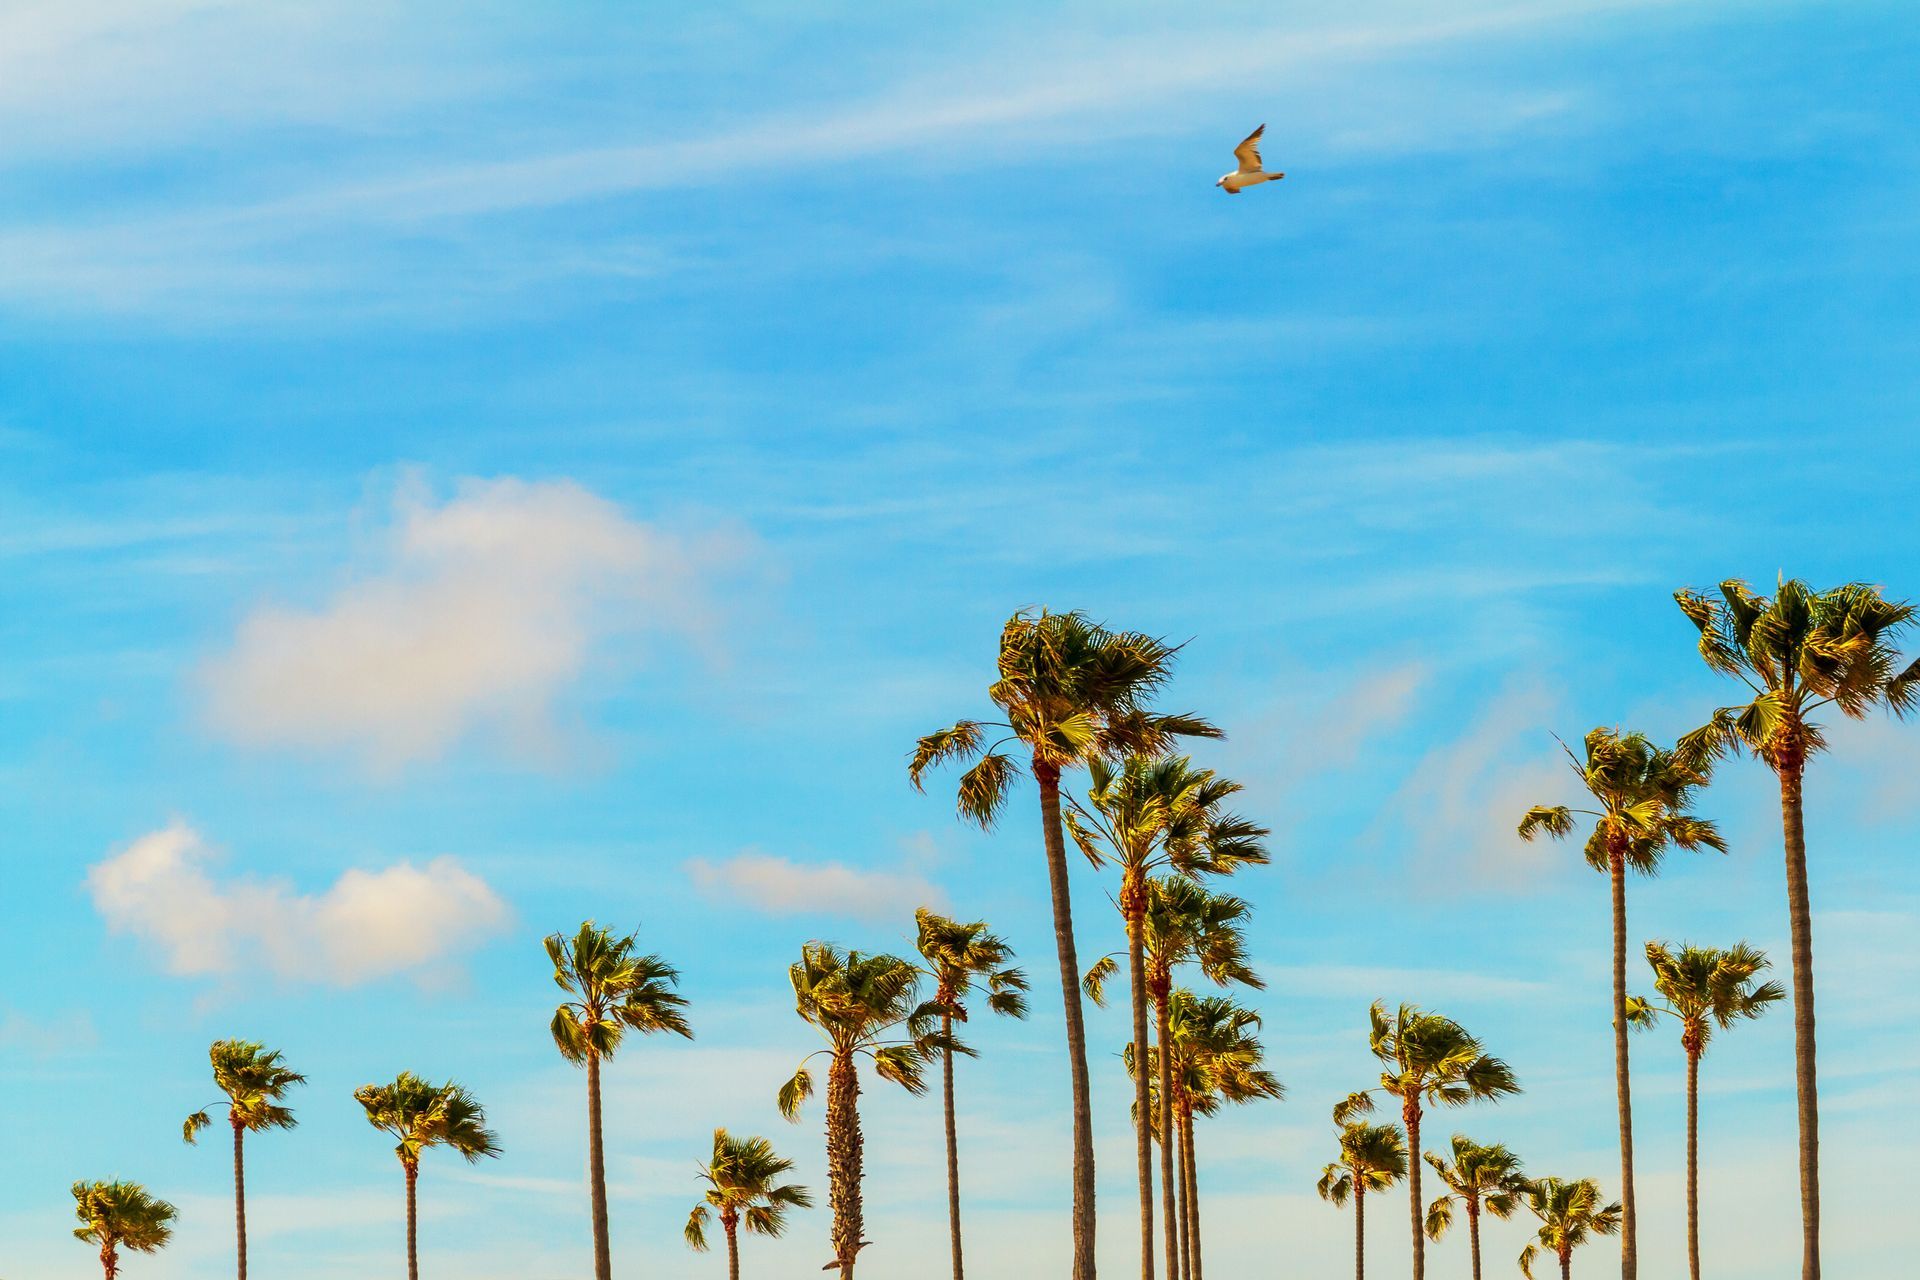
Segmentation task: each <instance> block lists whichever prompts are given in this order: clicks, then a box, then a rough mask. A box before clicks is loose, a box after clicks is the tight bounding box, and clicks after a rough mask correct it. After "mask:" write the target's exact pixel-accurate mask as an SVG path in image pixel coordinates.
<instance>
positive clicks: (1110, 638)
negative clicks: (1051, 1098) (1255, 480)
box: [907, 609, 1221, 1280]
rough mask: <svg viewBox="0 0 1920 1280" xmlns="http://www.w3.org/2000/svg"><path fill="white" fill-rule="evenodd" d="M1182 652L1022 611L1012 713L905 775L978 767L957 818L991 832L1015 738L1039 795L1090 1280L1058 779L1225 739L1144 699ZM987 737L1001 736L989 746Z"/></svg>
mask: <svg viewBox="0 0 1920 1280" xmlns="http://www.w3.org/2000/svg"><path fill="white" fill-rule="evenodd" d="M1177 652H1178V646H1176V645H1170V644H1167V643H1166V642H1165V641H1162V640H1157V639H1155V638H1153V637H1152V636H1148V635H1144V634H1142V633H1140V632H1135V631H1109V630H1108V629H1107V628H1105V627H1103V626H1100V625H1099V624H1097V623H1094V622H1092V621H1090V620H1089V619H1088V618H1087V617H1086V615H1085V614H1081V613H1048V612H1047V611H1045V610H1038V611H1035V610H1024V609H1023V610H1021V611H1020V612H1019V613H1016V614H1014V615H1013V616H1012V617H1011V618H1009V619H1007V623H1006V626H1005V627H1003V628H1002V629H1001V632H1000V652H999V660H998V677H999V678H998V679H996V680H995V681H994V682H993V683H992V684H991V685H989V686H988V688H987V697H988V698H989V699H990V700H991V701H992V702H993V703H994V705H995V706H996V707H998V708H999V709H1000V711H1001V713H1002V714H1003V715H1004V716H1005V717H1006V718H1005V719H1004V720H998V721H980V720H962V721H959V722H958V723H957V724H955V725H953V726H952V727H951V728H947V729H942V730H940V731H939V732H937V733H930V734H928V735H927V736H926V737H924V738H921V739H920V741H919V742H918V743H917V744H916V745H915V747H914V751H913V756H912V758H911V760H910V761H909V762H908V766H907V774H908V777H909V778H911V779H912V781H913V785H914V786H915V787H916V788H919V787H921V786H922V785H923V783H924V775H925V773H926V770H927V769H928V768H929V767H931V766H933V765H935V764H939V763H943V762H946V761H951V760H972V761H973V762H974V763H973V765H972V766H971V767H970V768H969V769H968V770H967V771H966V772H965V773H964V774H962V775H961V777H960V784H959V809H960V813H961V816H962V817H964V818H966V819H967V820H969V821H971V822H974V823H977V824H978V825H979V826H980V827H982V828H983V829H988V828H991V827H992V826H993V825H994V822H995V821H996V820H997V819H998V817H999V815H1000V813H1001V811H1002V810H1003V809H1004V808H1005V807H1006V802H1007V798H1008V796H1009V794H1010V793H1011V791H1012V788H1013V784H1014V782H1015V780H1016V778H1017V776H1018V774H1019V772H1020V767H1021V762H1020V761H1018V760H1017V759H1016V758H1015V756H1014V755H1012V754H1010V753H1008V752H1004V751H1002V750H1001V748H1002V747H1004V746H1006V745H1007V744H1009V743H1017V744H1018V748H1017V749H1018V750H1019V751H1021V752H1023V753H1025V754H1026V756H1027V761H1026V765H1027V769H1028V771H1029V772H1030V773H1031V774H1032V775H1033V780H1034V784H1035V786H1036V787H1037V788H1038V790H1039V792H1040V831H1041V835H1042V837H1043V838H1044V840H1045V844H1046V854H1047V885H1048V889H1049V891H1050V893H1051V895H1052V898H1053V942H1054V948H1055V950H1056V951H1057V952H1058V953H1059V958H1060V987H1061V992H1060V994H1061V999H1062V1001H1063V1003H1064V1006H1065V1012H1066V1027H1067V1060H1068V1067H1069V1070H1070V1072H1071V1075H1072V1085H1073V1273H1072V1275H1073V1280H1093V1278H1094V1274H1095V1266H1094V1200H1093V1102H1092V1098H1091V1095H1090V1093H1089V1091H1088V1084H1087V1033H1086V1024H1085V1019H1084V1017H1083V1012H1082V1010H1081V1007H1080V991H1079V987H1078V985H1077V984H1078V982H1079V979H1080V960H1079V957H1078V955H1077V953H1076V951H1075V947H1074V939H1073V902H1072V897H1071V895H1070V893H1069V890H1068V884H1067V845H1066V834H1065V829H1064V826H1063V824H1062V822H1061V816H1060V778H1061V775H1062V774H1064V773H1065V772H1066V771H1067V770H1068V769H1071V768H1074V767H1076V766H1079V765H1084V764H1086V763H1088V762H1089V761H1092V760H1099V759H1104V760H1116V759H1120V758H1122V757H1124V756H1126V755H1128V754H1131V753H1141V754H1146V755H1158V754H1162V753H1164V752H1165V751H1166V750H1167V748H1168V747H1169V746H1170V745H1171V744H1172V743H1173V742H1174V741H1175V740H1176V739H1177V738H1180V737H1207V738H1217V737H1220V736H1221V734H1220V731H1219V730H1218V729H1216V728H1214V727H1213V726H1212V725H1211V724H1208V723H1207V722H1206V721H1205V720H1201V719H1199V718H1198V717H1196V716H1188V715H1162V714H1156V713H1154V712H1152V711H1150V710H1149V709H1148V702H1149V700H1150V699H1151V698H1152V696H1153V695H1154V694H1155V693H1157V692H1158V691H1159V690H1160V688H1161V687H1162V686H1163V685H1165V684H1166V682H1167V680H1168V678H1169V676H1170V675H1171V673H1172V670H1173V659H1174V655H1175V654H1176V653H1177ZM989 731H1004V733H1005V736H1004V737H1002V738H1000V739H999V740H998V741H996V742H992V743H989V742H988V735H989Z"/></svg>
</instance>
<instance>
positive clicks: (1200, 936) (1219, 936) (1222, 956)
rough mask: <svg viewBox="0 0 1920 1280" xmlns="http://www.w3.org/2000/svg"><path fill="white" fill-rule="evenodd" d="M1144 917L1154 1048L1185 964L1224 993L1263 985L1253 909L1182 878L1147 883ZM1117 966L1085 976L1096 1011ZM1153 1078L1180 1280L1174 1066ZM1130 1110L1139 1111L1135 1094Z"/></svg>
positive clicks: (1165, 1206) (1160, 1058) (1183, 1264)
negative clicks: (1255, 962) (1251, 954)
mask: <svg viewBox="0 0 1920 1280" xmlns="http://www.w3.org/2000/svg"><path fill="white" fill-rule="evenodd" d="M1146 897H1147V903H1146V912H1145V914H1144V915H1143V917H1142V919H1141V930H1140V937H1141V948H1142V951H1143V952H1144V957H1143V960H1144V967H1145V969H1146V980H1147V993H1148V995H1149V996H1150V997H1151V998H1152V1000H1153V1010H1154V1025H1155V1030H1156V1034H1155V1043H1156V1044H1166V1043H1168V1042H1169V1038H1170V1037H1171V1035H1172V1031H1171V1020H1172V994H1173V974H1174V970H1175V969H1176V968H1178V967H1179V966H1180V965H1183V964H1197V965H1199V967H1200V972H1201V973H1202V974H1203V975H1205V976H1206V977H1207V978H1208V979H1209V980H1210V981H1212V982H1215V983H1218V984H1219V985H1221V986H1225V985H1226V984H1227V983H1229V982H1238V983H1241V984H1243V985H1245V986H1249V987H1253V988H1255V989H1258V988H1260V987H1262V986H1263V985H1264V984H1263V983H1262V982H1261V981H1260V978H1259V975H1257V974H1256V973H1254V971H1253V969H1252V967H1251V966H1250V965H1249V964H1248V963H1247V958H1246V935H1245V932H1244V929H1245V925H1246V922H1247V919H1248V917H1249V916H1251V915H1252V912H1253V909H1252V908H1251V907H1249V906H1248V905H1247V904H1246V902H1245V901H1243V900H1242V899H1240V898H1236V897H1234V896H1233V895H1232V894H1226V893H1212V892H1210V891H1208V890H1207V889H1205V888H1203V887H1202V886H1201V885H1200V884H1199V883H1198V882H1196V881H1194V880H1192V879H1190V878H1189V877H1187V876H1178V875H1174V876H1154V877H1152V878H1150V879H1149V880H1148V881H1147V894H1146ZM1115 968H1116V964H1115V962H1114V958H1113V957H1112V956H1106V957H1103V958H1102V959H1100V960H1099V961H1097V962H1096V963H1095V964H1094V966H1093V968H1092V969H1090V970H1089V971H1088V972H1087V976H1086V982H1085V986H1086V991H1087V994H1088V996H1089V997H1091V998H1092V1000H1093V1001H1094V1003H1096V1004H1104V1003H1105V986H1106V982H1107V979H1109V978H1110V977H1112V976H1113V973H1114V970H1115ZM1154 1066H1155V1070H1156V1075H1157V1079H1156V1082H1155V1086H1154V1087H1155V1088H1156V1089H1157V1090H1158V1097H1157V1099H1156V1101H1155V1106H1156V1109H1157V1115H1156V1117H1155V1130H1156V1131H1157V1132H1158V1133H1159V1134H1160V1135H1161V1142H1160V1183H1161V1208H1162V1210H1163V1212H1164V1213H1165V1216H1166V1227H1167V1237H1168V1238H1169V1239H1170V1240H1172V1241H1173V1242H1174V1243H1175V1245H1176V1253H1175V1256H1172V1257H1169V1259H1168V1262H1169V1264H1170V1266H1172V1268H1173V1269H1172V1270H1170V1271H1169V1272H1168V1275H1169V1277H1170V1278H1171V1277H1172V1276H1173V1275H1174V1274H1175V1273H1176V1272H1177V1273H1181V1274H1184V1273H1186V1272H1188V1271H1189V1270H1190V1269H1191V1263H1190V1260H1189V1259H1188V1256H1187V1255H1188V1248H1189V1245H1188V1238H1187V1237H1188V1232H1187V1230H1186V1226H1185V1223H1186V1220H1187V1216H1188V1215H1187V1214H1186V1213H1185V1212H1184V1211H1183V1209H1182V1205H1183V1204H1184V1202H1185V1179H1184V1177H1181V1176H1180V1175H1179V1174H1178V1173H1177V1172H1176V1170H1175V1167H1174V1166H1175V1163H1176V1160H1175V1155H1176V1152H1175V1147H1174V1140H1175V1139H1177V1138H1178V1130H1177V1128H1176V1127H1175V1125H1174V1114H1173V1095H1174V1089H1173V1076H1172V1059H1171V1058H1170V1057H1169V1056H1167V1055H1165V1054H1156V1055H1154ZM1135 1105H1138V1092H1137V1087H1136V1094H1135Z"/></svg>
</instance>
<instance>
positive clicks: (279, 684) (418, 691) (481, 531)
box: [201, 479, 728, 771]
mask: <svg viewBox="0 0 1920 1280" xmlns="http://www.w3.org/2000/svg"><path fill="white" fill-rule="evenodd" d="M384 550H385V553H386V554H385V560H384V563H383V564H382V565H381V566H380V567H378V568H377V569H376V570H375V571H373V572H371V573H370V574H367V575H365V576H363V577H361V578H359V579H358V580H356V581H353V582H351V583H349V584H348V585H347V586H345V587H343V588H342V589H341V590H339V591H338V592H337V593H336V594H335V595H334V596H333V598H332V599H331V600H329V601H328V602H327V603H325V604H324V605H322V606H320V607H318V608H314V609H303V608H293V607H285V606H279V605H265V606H262V607H260V608H258V609H256V610H254V611H253V612H252V613H251V614H249V615H248V616H247V617H246V618H245V619H244V620H243V621H242V622H241V624H240V627H239V631H238V634H237V635H236V636H235V638H234V642H233V645H232V647H231V648H230V649H229V650H228V651H227V652H225V653H223V654H220V655H218V656H216V657H214V658H212V659H211V660H210V661H209V662H207V663H206V664H205V666H204V667H203V669H202V672H201V678H202V686H203V689H204V692H205V694H206V707H207V714H208V718H209V720H210V722H211V723H212V725H213V727H214V728H215V729H216V730H217V731H218V732H220V733H221V734H223V735H224V736H226V737H229V738H231V739H232V740H234V741H237V742H241V743H246V744H249V745H256V746H269V747H295V748H309V749H323V750H325V749H338V750H347V751H352V752H357V753H361V754H363V755H364V756H365V757H366V758H367V760H368V761H369V762H370V763H371V764H373V765H374V766H375V767H376V768H379V769H383V770H388V771H391V770H393V769H397V768H399V767H400V766H403V765H405V764H407V763H409V762H413V761H417V760H421V759H427V758H431V757H434V756H437V755H439V754H441V753H442V752H444V751H445V750H446V749H447V748H448V747H449V746H450V745H451V744H453V743H454V742H455V741H457V740H459V739H461V738H462V737H464V736H466V735H468V734H470V733H486V734H489V735H490V736H492V737H493V739H494V740H495V742H496V745H501V746H504V747H506V748H507V749H508V751H509V752H511V753H514V754H518V755H521V756H527V755H535V756H538V755H543V754H548V753H549V752H550V748H551V746H552V743H553V742H554V740H555V732H554V729H553V720H554V714H553V713H554V707H555V703H556V700H557V699H558V698H559V696H560V695H561V694H562V693H563V692H564V691H565V689H566V688H567V687H568V686H569V685H570V684H571V683H572V682H573V681H574V680H575V679H576V678H577V677H578V676H579V675H580V674H581V672H582V670H583V669H584V667H585V665H586V663H587V662H588V660H589V659H590V657H592V656H593V654H594V652H595V650H596V647H597V646H598V645H600V644H601V642H604V641H606V640H608V639H610V638H612V637H613V636H615V635H620V636H622V637H625V638H631V637H634V636H636V635H640V634H645V633H659V632H662V631H672V632H679V633H682V634H693V635H698V634H699V633H700V632H701V631H702V630H703V629H704V624H705V621H706V610H705V606H704V603H703V601H704V591H703V589H702V587H703V578H704V576H705V572H706V571H707V570H708V569H710V568H713V567H714V566H716V565H717V564H718V563H720V562H721V561H723V560H724V559H726V558H727V554H728V553H727V549H726V548H724V547H722V546H720V545H718V544H715V543H709V544H701V545H694V544H691V543H689V542H687V541H684V540H683V539H681V538H678V537H676V536H674V535H672V534H669V533H666V532H663V531H661V530H659V529H656V528H653V527H651V526H648V525H645V524H641V523H639V522H637V521H635V520H633V519H630V518H629V517H628V516H627V515H626V514H625V513H623V512H622V511H621V510H620V508H618V507H617V506H615V505H614V504H613V503H611V502H608V501H607V500H605V499H604V498H601V497H598V496H596V495H595V494H592V493H590V492H588V491H587V490H585V489H583V488H581V487H580V486H579V485H576V484H573V483H571V482H567V481H551V482H543V483H530V482H526V481H521V480H515V479H501V480H485V481H480V480H473V481H467V482H465V483H463V484H462V485H461V486H460V488H459V490H458V492H457V494H456V495H455V496H454V497H453V498H452V499H451V500H448V501H446V502H444V503H442V504H439V505H435V504H434V503H433V502H432V501H431V499H430V498H427V497H426V496H424V495H421V494H418V493H410V492H403V493H402V494H401V495H400V497H399V499H398V501H397V502H396V513H395V520H394V522H393V527H392V529H391V530H390V533H389V540H388V542H387V544H386V546H385V548H384Z"/></svg>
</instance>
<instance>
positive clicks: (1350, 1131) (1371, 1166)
mask: <svg viewBox="0 0 1920 1280" xmlns="http://www.w3.org/2000/svg"><path fill="white" fill-rule="evenodd" d="M1340 1114H1341V1112H1340V1110H1339V1109H1338V1108H1335V1111H1334V1115H1335V1117H1336V1119H1335V1121H1334V1123H1335V1124H1337V1125H1339V1127H1340V1158H1339V1159H1338V1160H1335V1161H1334V1162H1333V1163H1332V1164H1330V1165H1328V1166H1327V1167H1326V1168H1325V1169H1322V1170H1321V1171H1320V1185H1319V1186H1318V1187H1317V1188H1316V1189H1317V1190H1318V1191H1319V1192H1320V1198H1321V1199H1322V1200H1326V1201H1329V1202H1331V1203H1332V1204H1334V1205H1335V1206H1339V1205H1343V1204H1345V1203H1346V1202H1347V1197H1348V1196H1352V1197H1353V1277H1354V1280H1367V1192H1369V1191H1385V1190H1386V1189H1387V1188H1389V1187H1391V1186H1392V1185H1393V1184H1394V1183H1396V1182H1398V1181H1400V1179H1402V1178H1404V1177H1406V1176H1407V1139H1406V1135H1404V1134H1402V1133H1401V1132H1400V1126H1399V1125H1397V1124H1363V1123H1361V1122H1359V1121H1357V1120H1342V1119H1339V1118H1338V1117H1339V1116H1340Z"/></svg>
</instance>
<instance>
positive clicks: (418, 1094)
mask: <svg viewBox="0 0 1920 1280" xmlns="http://www.w3.org/2000/svg"><path fill="white" fill-rule="evenodd" d="M353 1099H354V1101H355V1102H358V1103H359V1104H360V1105H361V1107H362V1108H364V1109H365V1111H366V1113H367V1123H368V1124H370V1125H372V1126H373V1127H374V1128H376V1129H383V1130H385V1131H386V1132H388V1133H390V1134H392V1135H393V1136H394V1137H396V1138H398V1139H399V1140H400V1141H399V1144H398V1145H397V1146H395V1147H394V1154H395V1155H397V1156H399V1157H400V1163H401V1164H403V1165H406V1166H407V1167H408V1168H413V1167H415V1166H417V1165H418V1164H419V1163H420V1154H421V1153H422V1152H423V1151H425V1150H427V1148H429V1147H446V1148H448V1149H450V1150H452V1151H454V1152H456V1153H458V1154H459V1155H460V1156H462V1157H464V1158H465V1159H466V1161H467V1163H468V1164H478V1163H479V1162H480V1161H481V1160H483V1159H486V1158H488V1157H498V1156H499V1154H500V1143H499V1137H498V1135H497V1134H495V1133H494V1132H493V1131H492V1130H491V1129H488V1128H487V1113H486V1111H485V1110H484V1109H483V1108H482V1107H481V1106H480V1104H479V1103H478V1102H477V1101H475V1100H474V1097H473V1095H472V1094H471V1093H469V1092H467V1090H466V1089H464V1088H462V1087H461V1086H460V1085H457V1084H455V1083H453V1082H452V1081H448V1082H447V1083H446V1084H438V1085H436V1084H429V1083H428V1082H427V1081H425V1080H423V1079H421V1078H420V1077H419V1076H417V1075H415V1074H413V1072H411V1071H402V1072H401V1073H400V1074H399V1076H397V1077H396V1078H395V1079H394V1081H393V1083H392V1084H368V1085H362V1086H361V1087H360V1088H358V1089H355V1090H354V1091H353Z"/></svg>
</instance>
